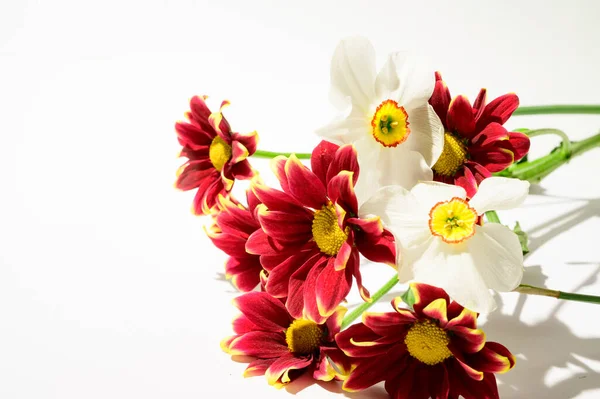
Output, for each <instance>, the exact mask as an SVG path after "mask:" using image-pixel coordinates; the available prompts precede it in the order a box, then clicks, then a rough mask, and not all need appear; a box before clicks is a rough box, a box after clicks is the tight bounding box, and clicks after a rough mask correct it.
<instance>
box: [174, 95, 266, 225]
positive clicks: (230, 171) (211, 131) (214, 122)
mask: <svg viewBox="0 0 600 399" xmlns="http://www.w3.org/2000/svg"><path fill="white" fill-rule="evenodd" d="M206 98H207V97H206V96H203V97H198V96H195V97H193V98H192V99H191V100H190V112H187V113H186V117H187V119H188V120H189V122H177V123H176V124H175V130H176V132H177V138H178V140H179V144H181V145H182V146H183V148H182V150H181V153H180V155H179V156H180V157H185V158H187V159H188V160H187V161H186V162H185V163H184V164H183V165H182V166H181V167H180V168H179V170H178V172H177V174H178V176H177V182H176V183H175V187H177V188H178V189H180V190H183V191H188V190H193V189H196V188H197V189H198V191H197V192H196V196H195V198H194V205H193V212H194V213H195V214H197V215H200V214H208V213H209V212H210V210H211V209H212V208H213V207H214V206H215V204H216V201H217V196H218V195H219V194H222V195H227V194H228V193H229V191H231V188H232V186H233V182H234V181H235V179H240V180H243V179H249V178H251V177H252V176H253V170H252V167H251V166H250V163H249V162H248V160H247V159H246V158H247V157H248V156H250V155H252V154H254V152H255V151H256V145H257V143H258V135H257V134H256V132H252V133H248V134H241V133H234V132H232V131H231V126H229V123H228V122H227V120H226V119H225V118H224V117H223V114H222V111H223V108H224V107H225V106H227V105H229V102H228V101H223V102H222V103H221V109H220V110H219V112H213V113H211V112H210V110H209V109H208V107H207V105H206V103H205V101H204V100H206Z"/></svg>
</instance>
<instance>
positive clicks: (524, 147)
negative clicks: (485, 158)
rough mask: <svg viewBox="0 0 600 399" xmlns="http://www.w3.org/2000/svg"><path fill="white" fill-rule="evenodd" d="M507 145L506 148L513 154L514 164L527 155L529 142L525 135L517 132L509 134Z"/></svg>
mask: <svg viewBox="0 0 600 399" xmlns="http://www.w3.org/2000/svg"><path fill="white" fill-rule="evenodd" d="M508 135H509V139H508V141H509V143H510V147H509V148H508V149H509V150H511V151H512V152H513V153H514V154H515V162H517V161H520V160H521V158H523V157H524V156H525V155H527V154H528V153H529V146H530V145H531V142H530V140H529V137H527V135H526V134H523V133H518V132H509V133H508Z"/></svg>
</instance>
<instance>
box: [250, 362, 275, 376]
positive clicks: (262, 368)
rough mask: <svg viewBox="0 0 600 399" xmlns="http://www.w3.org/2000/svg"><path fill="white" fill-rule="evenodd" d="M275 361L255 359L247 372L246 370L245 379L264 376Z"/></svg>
mask: <svg viewBox="0 0 600 399" xmlns="http://www.w3.org/2000/svg"><path fill="white" fill-rule="evenodd" d="M274 361H275V359H255V360H253V361H251V362H250V364H248V367H246V370H244V377H256V376H258V375H264V374H265V372H266V371H267V369H268V368H269V366H270V365H271V364H273V362H274Z"/></svg>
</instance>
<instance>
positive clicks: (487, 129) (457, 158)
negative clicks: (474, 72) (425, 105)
mask: <svg viewBox="0 0 600 399" xmlns="http://www.w3.org/2000/svg"><path fill="white" fill-rule="evenodd" d="M435 78H436V83H435V89H434V91H433V94H432V95H431V99H430V100H429V103H430V104H431V106H432V107H433V109H434V110H435V112H436V114H437V115H438V116H439V117H440V119H441V120H442V123H443V124H444V129H445V133H444V149H443V151H442V154H441V155H440V157H439V158H438V160H437V162H436V163H435V164H434V165H433V167H432V169H433V172H434V174H433V177H434V180H436V181H440V182H444V183H447V184H456V185H458V186H461V187H463V188H464V189H465V190H466V191H467V196H468V197H469V198H470V197H472V196H473V195H475V193H476V192H477V188H478V186H479V184H480V183H481V182H482V181H483V180H484V179H486V178H488V177H490V176H491V175H492V173H493V172H500V171H502V170H504V169H506V168H507V167H508V166H510V165H511V164H512V163H513V162H517V161H519V160H520V159H521V158H523V157H524V156H525V155H527V153H528V152H529V144H530V143H529V138H528V137H527V136H526V135H525V134H523V133H518V132H509V131H507V130H506V129H505V128H504V127H503V126H502V125H503V124H504V123H505V122H506V121H507V120H508V118H510V116H511V115H512V113H513V112H514V111H515V109H517V107H518V106H519V98H518V97H517V95H516V94H514V93H509V94H505V95H503V96H500V97H498V98H496V99H494V100H493V101H491V102H490V103H488V104H486V103H485V102H486V90H485V89H481V91H480V92H479V95H478V96H477V98H476V99H475V102H474V103H473V105H471V103H470V102H469V100H468V99H467V98H466V97H465V96H462V95H461V96H457V97H455V98H454V99H452V98H451V96H450V90H448V87H447V86H446V83H445V82H444V81H443V80H442V76H441V75H440V73H439V72H436V74H435Z"/></svg>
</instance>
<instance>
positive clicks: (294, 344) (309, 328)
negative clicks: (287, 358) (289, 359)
mask: <svg viewBox="0 0 600 399" xmlns="http://www.w3.org/2000/svg"><path fill="white" fill-rule="evenodd" d="M322 339H323V330H322V329H321V327H319V325H318V324H317V323H315V322H314V321H311V320H305V319H298V320H294V321H293V322H292V324H290V326H289V327H288V329H287V330H286V332H285V342H286V343H287V345H288V349H289V350H290V352H293V353H297V354H310V353H313V352H314V351H315V350H317V349H318V348H319V345H321V340H322Z"/></svg>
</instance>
